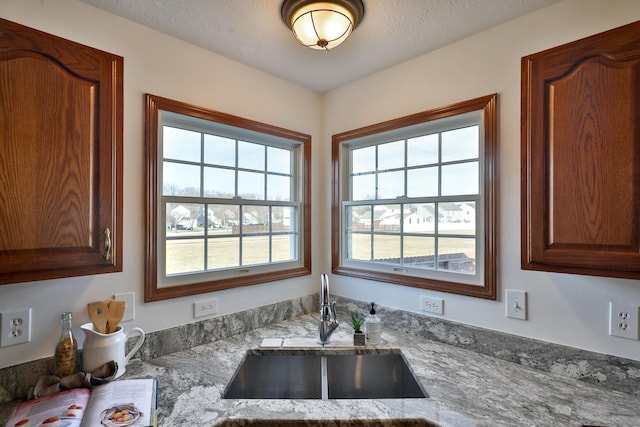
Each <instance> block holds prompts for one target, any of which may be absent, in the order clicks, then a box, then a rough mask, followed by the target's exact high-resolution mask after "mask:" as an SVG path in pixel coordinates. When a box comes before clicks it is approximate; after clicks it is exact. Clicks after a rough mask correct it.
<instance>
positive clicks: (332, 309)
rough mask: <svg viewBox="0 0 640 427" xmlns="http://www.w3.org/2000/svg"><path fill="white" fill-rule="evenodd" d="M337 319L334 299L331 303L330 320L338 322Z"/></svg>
mask: <svg viewBox="0 0 640 427" xmlns="http://www.w3.org/2000/svg"><path fill="white" fill-rule="evenodd" d="M336 319H337V315H336V301H334V302H332V303H331V320H333V322H334V323H336V324H337V323H338V321H337V320H336Z"/></svg>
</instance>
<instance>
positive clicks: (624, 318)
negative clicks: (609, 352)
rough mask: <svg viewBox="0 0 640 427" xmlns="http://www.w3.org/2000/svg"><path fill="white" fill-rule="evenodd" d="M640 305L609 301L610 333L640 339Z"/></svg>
mask: <svg viewBox="0 0 640 427" xmlns="http://www.w3.org/2000/svg"><path fill="white" fill-rule="evenodd" d="M639 313H640V306H637V305H630V304H620V303H615V302H610V303H609V335H613V336H616V337H620V338H628V339H630V340H638V339H640V337H639V336H638V335H639V334H638V315H639Z"/></svg>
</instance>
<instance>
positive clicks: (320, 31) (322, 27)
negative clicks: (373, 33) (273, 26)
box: [280, 0, 364, 50]
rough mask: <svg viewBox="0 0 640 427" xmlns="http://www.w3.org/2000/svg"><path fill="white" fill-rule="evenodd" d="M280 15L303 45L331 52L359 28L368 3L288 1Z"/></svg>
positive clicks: (349, 0)
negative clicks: (365, 5) (365, 4)
mask: <svg viewBox="0 0 640 427" xmlns="http://www.w3.org/2000/svg"><path fill="white" fill-rule="evenodd" d="M280 13H281V15H282V20H283V21H284V23H285V24H287V26H288V27H289V28H291V31H293V35H294V36H295V37H296V40H298V42H299V43H300V44H301V45H303V46H307V47H310V48H311V49H318V50H331V49H333V48H334V47H336V46H338V45H339V44H341V43H342V42H343V41H345V40H346V39H347V37H349V34H351V32H352V31H353V30H354V29H355V28H356V27H357V26H358V24H359V23H360V21H361V20H362V17H363V16H364V4H363V3H362V0H328V1H318V0H284V1H283V2H282V8H281V10H280Z"/></svg>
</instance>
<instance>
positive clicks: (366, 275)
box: [331, 94, 498, 300]
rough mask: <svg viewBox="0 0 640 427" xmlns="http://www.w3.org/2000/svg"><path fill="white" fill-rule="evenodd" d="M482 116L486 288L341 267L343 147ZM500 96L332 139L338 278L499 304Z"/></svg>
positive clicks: (335, 270) (334, 251)
mask: <svg viewBox="0 0 640 427" xmlns="http://www.w3.org/2000/svg"><path fill="white" fill-rule="evenodd" d="M478 110H482V111H483V122H484V125H483V126H484V170H483V171H482V173H483V174H484V188H483V191H484V199H485V200H484V203H485V212H484V213H485V215H484V233H485V239H484V251H485V266H484V283H483V285H482V286H476V285H468V284H461V283H456V282H450V281H443V280H435V279H424V278H418V277H411V276H405V275H399V274H392V273H387V272H377V271H372V270H364V269H357V268H352V267H346V266H344V265H341V264H340V250H341V243H340V240H341V239H340V229H341V225H340V224H341V218H340V215H341V213H340V204H341V196H340V192H341V185H342V183H341V169H340V168H341V165H340V162H339V158H340V149H341V145H342V144H343V143H345V142H347V141H350V140H353V139H356V138H361V137H365V136H369V135H375V134H378V133H382V132H387V131H390V130H395V129H400V128H404V127H407V126H412V125H416V124H419V123H424V122H429V121H434V120H438V119H443V118H446V117H452V116H456V115H460V114H464V113H468V112H472V111H478ZM497 116H498V113H497V94H493V95H488V96H484V97H480V98H476V99H473V100H469V101H464V102H460V103H457V104H452V105H449V106H446V107H441V108H436V109H433V110H428V111H424V112H421V113H416V114H413V115H409V116H405V117H401V118H398V119H394V120H390V121H386V122H383V123H378V124H374V125H370V126H366V127H363V128H360V129H355V130H351V131H347V132H343V133H340V134H336V135H333V137H332V151H331V157H332V169H333V175H332V177H333V194H332V206H331V230H332V232H331V266H332V272H333V273H334V274H340V275H344V276H350V277H357V278H361V279H367V280H376V281H381V282H388V283H394V284H399V285H405V286H411V287H416V288H422V289H430V290H435V291H440V292H448V293H454V294H459V295H467V296H472V297H478V298H485V299H492V300H495V299H496V297H497V290H496V289H497V285H496V282H497V281H496V259H497V206H498V201H497V198H498V193H497V187H498V127H497V124H498V119H497Z"/></svg>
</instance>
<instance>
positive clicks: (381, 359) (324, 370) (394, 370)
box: [223, 349, 429, 400]
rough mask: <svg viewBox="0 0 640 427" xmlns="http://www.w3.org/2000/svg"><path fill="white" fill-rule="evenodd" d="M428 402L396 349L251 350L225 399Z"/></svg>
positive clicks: (424, 393)
mask: <svg viewBox="0 0 640 427" xmlns="http://www.w3.org/2000/svg"><path fill="white" fill-rule="evenodd" d="M426 397H429V396H428V394H427V393H426V392H425V391H424V389H423V387H422V385H421V384H420V382H419V381H418V380H417V379H416V378H415V376H414V375H413V372H412V371H411V369H410V368H409V365H408V364H407V362H406V360H405V359H404V357H403V356H402V353H401V352H400V350H396V349H376V350H375V352H370V353H368V352H366V350H357V351H356V350H353V351H332V352H324V351H322V350H275V351H274V350H249V351H248V352H247V354H246V355H245V357H244V359H243V360H242V362H241V363H240V366H239V367H238V369H237V370H236V372H235V374H234V376H233V377H232V378H231V381H230V382H229V384H228V385H227V388H226V390H225V392H224V394H223V398H224V399H324V400H327V399H399V398H426Z"/></svg>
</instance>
